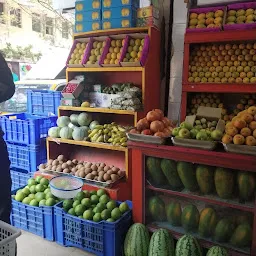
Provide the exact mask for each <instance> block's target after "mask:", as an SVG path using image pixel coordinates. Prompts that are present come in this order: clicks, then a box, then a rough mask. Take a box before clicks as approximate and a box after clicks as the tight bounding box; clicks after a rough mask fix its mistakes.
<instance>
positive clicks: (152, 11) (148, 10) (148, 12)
mask: <svg viewBox="0 0 256 256" xmlns="http://www.w3.org/2000/svg"><path fill="white" fill-rule="evenodd" d="M147 17H154V18H156V19H159V17H160V11H159V9H157V8H156V7H154V6H153V5H151V6H148V7H143V8H139V9H138V10H137V18H147Z"/></svg>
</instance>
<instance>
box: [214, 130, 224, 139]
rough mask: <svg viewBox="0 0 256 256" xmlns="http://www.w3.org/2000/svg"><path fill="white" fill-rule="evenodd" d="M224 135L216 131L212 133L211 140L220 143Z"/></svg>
mask: <svg viewBox="0 0 256 256" xmlns="http://www.w3.org/2000/svg"><path fill="white" fill-rule="evenodd" d="M222 136H223V133H222V132H221V131H220V130H214V131H212V132H211V138H212V139H214V140H216V141H220V140H221V139H222Z"/></svg>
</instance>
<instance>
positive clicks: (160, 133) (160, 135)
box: [154, 132, 166, 138]
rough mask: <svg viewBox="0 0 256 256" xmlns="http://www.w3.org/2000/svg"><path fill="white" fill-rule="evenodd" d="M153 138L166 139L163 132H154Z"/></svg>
mask: <svg viewBox="0 0 256 256" xmlns="http://www.w3.org/2000/svg"><path fill="white" fill-rule="evenodd" d="M154 136H157V137H161V138H164V137H166V136H165V134H164V133H163V132H156V133H155V134H154Z"/></svg>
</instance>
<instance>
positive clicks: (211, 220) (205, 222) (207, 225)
mask: <svg viewBox="0 0 256 256" xmlns="http://www.w3.org/2000/svg"><path fill="white" fill-rule="evenodd" d="M216 224H217V214H216V212H215V210H214V209H212V208H205V209H203V210H202V211H201V214H200V219H199V227H198V231H199V234H200V235H201V236H203V237H209V236H211V235H212V233H213V232H214V228H215V226H216Z"/></svg>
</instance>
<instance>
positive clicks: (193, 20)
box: [189, 19, 198, 26]
mask: <svg viewBox="0 0 256 256" xmlns="http://www.w3.org/2000/svg"><path fill="white" fill-rule="evenodd" d="M197 23H198V20H197V19H192V20H190V21H189V25H191V26H196V25H197Z"/></svg>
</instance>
